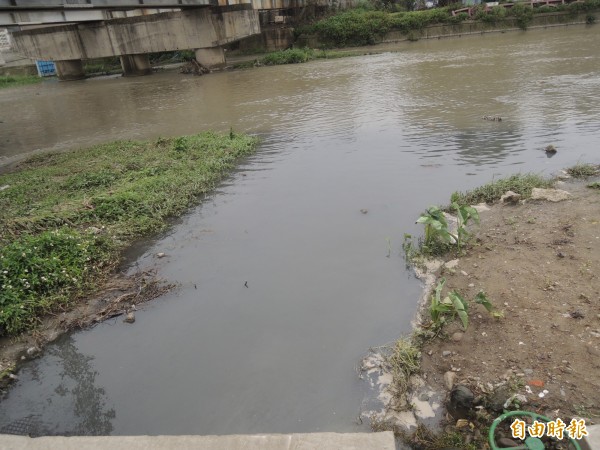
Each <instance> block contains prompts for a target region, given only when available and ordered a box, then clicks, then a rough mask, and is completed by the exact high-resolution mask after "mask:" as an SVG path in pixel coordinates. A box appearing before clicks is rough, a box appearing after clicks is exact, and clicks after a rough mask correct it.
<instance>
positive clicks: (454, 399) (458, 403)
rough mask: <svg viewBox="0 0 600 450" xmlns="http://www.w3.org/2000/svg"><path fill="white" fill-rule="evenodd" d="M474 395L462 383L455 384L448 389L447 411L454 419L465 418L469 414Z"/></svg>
mask: <svg viewBox="0 0 600 450" xmlns="http://www.w3.org/2000/svg"><path fill="white" fill-rule="evenodd" d="M474 398H475V396H474V395H473V392H471V390H470V389H469V388H468V387H466V386H463V385H460V384H459V385H457V386H455V387H454V388H453V389H452V391H450V402H449V403H448V408H447V409H448V412H449V413H450V414H451V415H452V417H454V418H455V419H466V418H468V417H469V415H471V410H472V409H473V399H474Z"/></svg>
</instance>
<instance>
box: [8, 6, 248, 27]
mask: <svg viewBox="0 0 600 450" xmlns="http://www.w3.org/2000/svg"><path fill="white" fill-rule="evenodd" d="M244 3H250V1H249V0H121V1H119V0H0V27H1V26H13V25H21V26H22V25H37V24H53V23H67V22H92V21H98V20H108V19H112V18H115V17H125V16H132V15H133V16H136V15H147V14H155V13H158V12H168V11H174V10H177V11H179V10H183V9H191V8H198V7H206V6H229V5H237V4H244Z"/></svg>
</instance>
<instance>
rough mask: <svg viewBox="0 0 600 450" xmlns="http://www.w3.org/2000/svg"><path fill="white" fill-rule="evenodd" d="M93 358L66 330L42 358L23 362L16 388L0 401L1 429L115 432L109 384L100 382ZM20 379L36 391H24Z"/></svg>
mask: <svg viewBox="0 0 600 450" xmlns="http://www.w3.org/2000/svg"><path fill="white" fill-rule="evenodd" d="M93 359H94V358H93V357H91V356H86V355H84V354H82V353H80V352H79V351H78V350H77V347H76V346H75V343H74V340H73V338H72V337H70V336H66V337H64V338H62V339H61V340H60V341H59V342H57V343H56V344H54V345H51V346H50V347H49V348H48V349H47V351H46V352H45V354H44V357H43V358H41V359H38V360H35V361H32V362H30V363H27V364H25V366H24V367H23V369H22V370H21V371H20V373H19V381H18V382H17V384H16V386H15V388H14V389H13V390H12V391H11V392H9V393H8V394H7V396H6V397H5V398H4V399H2V402H1V403H0V407H1V410H0V433H8V434H22V435H30V436H42V435H109V434H111V432H112V430H113V425H112V421H113V420H114V419H115V410H114V409H113V408H111V407H110V406H109V405H108V401H107V398H106V392H105V390H104V389H103V388H102V387H99V386H97V383H96V377H97V376H98V372H97V371H96V370H95V369H94V367H93ZM22 385H28V386H29V389H30V391H33V393H35V394H34V395H27V396H26V397H24V396H22V395H21V391H20V389H19V386H22ZM50 391H52V392H54V394H50ZM31 393H32V392H29V394H31ZM32 412H35V414H32Z"/></svg>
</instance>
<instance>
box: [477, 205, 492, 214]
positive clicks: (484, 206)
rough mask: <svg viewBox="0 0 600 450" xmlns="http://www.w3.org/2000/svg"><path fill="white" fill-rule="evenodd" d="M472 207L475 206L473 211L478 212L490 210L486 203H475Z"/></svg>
mask: <svg viewBox="0 0 600 450" xmlns="http://www.w3.org/2000/svg"><path fill="white" fill-rule="evenodd" d="M473 208H475V211H477V212H478V213H480V212H484V211H489V210H490V208H489V207H488V205H487V204H486V203H477V204H476V205H473Z"/></svg>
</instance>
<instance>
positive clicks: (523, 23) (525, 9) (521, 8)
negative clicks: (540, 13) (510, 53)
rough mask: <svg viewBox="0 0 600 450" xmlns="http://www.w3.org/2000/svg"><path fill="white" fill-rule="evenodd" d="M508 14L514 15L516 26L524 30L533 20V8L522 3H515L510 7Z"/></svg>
mask: <svg viewBox="0 0 600 450" xmlns="http://www.w3.org/2000/svg"><path fill="white" fill-rule="evenodd" d="M509 14H510V15H511V16H513V17H515V19H516V21H517V26H518V27H519V28H521V29H522V30H526V29H527V27H528V26H529V24H530V23H531V21H532V20H533V8H531V6H527V5H525V4H522V3H516V4H515V5H514V6H513V7H512V8H510V11H509Z"/></svg>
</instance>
